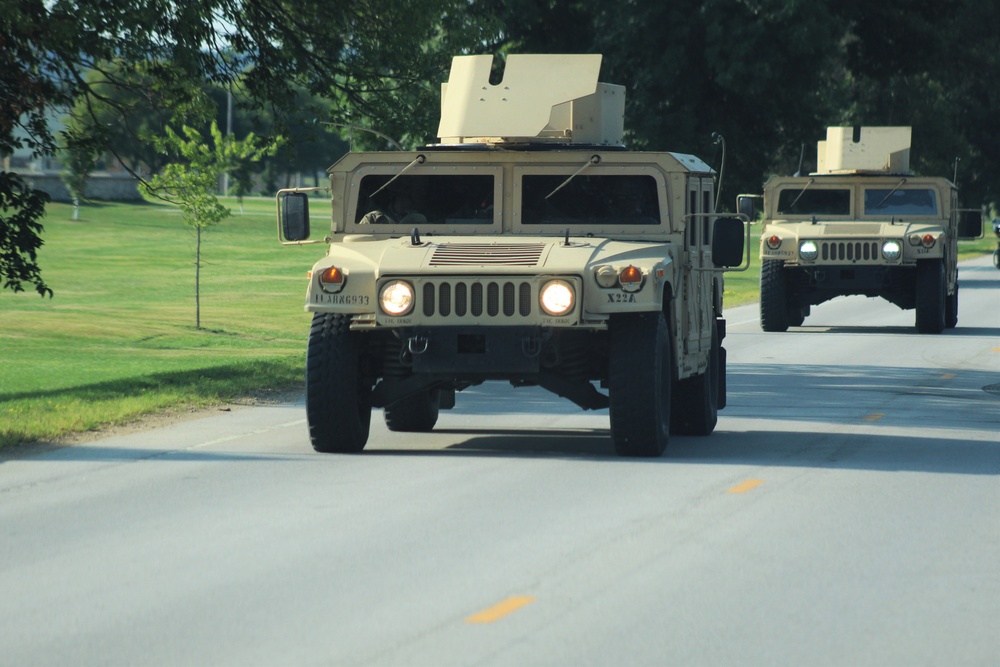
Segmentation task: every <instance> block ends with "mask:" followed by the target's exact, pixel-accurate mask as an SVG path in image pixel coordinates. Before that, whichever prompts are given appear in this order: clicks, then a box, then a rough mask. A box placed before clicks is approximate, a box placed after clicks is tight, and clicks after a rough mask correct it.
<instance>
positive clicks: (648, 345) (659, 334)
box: [608, 312, 673, 456]
mask: <svg viewBox="0 0 1000 667" xmlns="http://www.w3.org/2000/svg"><path fill="white" fill-rule="evenodd" d="M610 338H611V354H610V359H609V365H610V368H609V371H608V393H609V399H610V412H611V440H612V441H613V443H614V447H615V452H616V453H618V454H619V455H620V456H660V455H661V454H663V450H664V449H666V447H667V440H668V439H669V433H670V394H671V383H672V381H673V364H672V361H671V359H672V356H671V341H670V329H669V326H668V325H667V321H666V318H665V317H664V315H663V313H662V312H657V313H629V314H620V315H615V316H614V317H613V318H612V319H611V323H610Z"/></svg>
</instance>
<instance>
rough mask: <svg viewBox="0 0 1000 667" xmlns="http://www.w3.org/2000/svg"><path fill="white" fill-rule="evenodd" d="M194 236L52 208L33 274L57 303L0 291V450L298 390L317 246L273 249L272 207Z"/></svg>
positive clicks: (108, 212)
mask: <svg viewBox="0 0 1000 667" xmlns="http://www.w3.org/2000/svg"><path fill="white" fill-rule="evenodd" d="M226 203H227V205H229V206H230V207H231V209H232V210H233V213H234V215H233V216H232V217H231V218H229V219H228V220H226V221H224V222H223V223H221V224H220V225H218V226H215V227H212V228H210V229H208V230H205V231H203V233H202V253H203V255H202V256H203V266H202V270H201V326H202V328H201V329H197V328H195V300H194V270H195V267H194V252H195V246H194V244H195V237H194V231H193V230H191V229H190V228H188V227H186V226H185V225H184V224H183V222H182V220H181V218H180V215H179V213H178V212H177V211H176V210H175V209H173V208H171V207H168V206H165V205H156V204H124V203H97V204H89V205H85V206H83V207H81V209H80V219H79V220H78V221H73V220H71V217H72V207H71V206H69V205H64V204H50V205H49V206H48V207H47V211H46V217H45V219H44V225H45V230H44V233H43V239H44V241H45V244H44V246H43V247H42V248H41V250H40V252H39V256H38V257H39V265H40V266H41V269H42V275H43V277H44V279H45V281H46V283H47V284H48V286H49V287H50V288H51V289H52V290H53V292H54V296H53V298H51V299H49V298H41V297H39V296H38V294H37V293H36V292H34V291H31V292H22V293H17V294H15V293H11V292H9V291H5V292H0V364H2V371H0V446H4V445H9V444H13V443H20V442H30V441H36V440H50V439H54V438H58V437H60V436H63V435H65V434H67V433H70V432H76V431H87V430H97V429H101V428H103V427H106V426H111V425H119V424H124V423H128V422H131V421H134V420H136V419H139V418H141V417H143V416H144V415H148V414H152V413H157V412H161V411H164V410H170V409H174V410H176V409H189V408H198V407H205V406H208V405H213V404H219V403H222V402H226V401H231V400H234V399H237V398H240V397H247V396H260V395H267V394H269V393H273V392H277V391H282V390H287V389H291V388H296V387H301V386H302V383H303V374H304V370H303V368H304V356H305V345H306V339H307V334H308V329H309V315H308V314H307V313H305V312H304V310H303V307H302V305H303V303H304V299H305V287H306V271H307V270H308V269H309V268H310V267H311V265H312V263H313V262H314V261H315V260H316V259H317V258H318V257H320V256H322V254H323V252H324V249H323V247H322V246H304V247H289V248H285V247H282V246H280V245H279V244H278V243H277V240H276V239H277V236H276V231H275V222H274V220H275V216H274V201H273V200H271V199H247V200H244V206H243V211H244V212H243V213H240V207H239V204H238V203H237V202H236V201H235V200H227V202H226Z"/></svg>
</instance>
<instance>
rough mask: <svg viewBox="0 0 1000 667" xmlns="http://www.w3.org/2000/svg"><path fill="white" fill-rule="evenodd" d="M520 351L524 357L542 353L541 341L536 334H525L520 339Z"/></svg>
mask: <svg viewBox="0 0 1000 667" xmlns="http://www.w3.org/2000/svg"><path fill="white" fill-rule="evenodd" d="M521 351H522V352H524V356H526V357H537V356H538V355H539V354H541V353H542V341H541V339H540V338H539V337H538V336H525V337H524V338H522V339H521Z"/></svg>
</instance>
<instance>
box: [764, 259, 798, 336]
mask: <svg viewBox="0 0 1000 667" xmlns="http://www.w3.org/2000/svg"><path fill="white" fill-rule="evenodd" d="M802 319H803V320H804V319H805V317H804V316H803V318H802ZM789 324H790V322H789V321H788V285H787V279H786V278H785V263H784V262H783V261H781V260H780V259H765V260H764V261H763V262H762V263H761V265H760V328H761V329H763V330H764V331H771V332H780V331H788V326H789Z"/></svg>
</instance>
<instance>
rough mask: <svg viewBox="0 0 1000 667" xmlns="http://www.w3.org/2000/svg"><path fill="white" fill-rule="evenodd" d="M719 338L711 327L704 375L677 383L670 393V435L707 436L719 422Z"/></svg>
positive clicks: (715, 330)
mask: <svg viewBox="0 0 1000 667" xmlns="http://www.w3.org/2000/svg"><path fill="white" fill-rule="evenodd" d="M719 374H720V363H719V336H718V331H717V329H716V328H715V326H714V325H713V327H712V351H711V352H710V353H709V355H708V368H706V369H705V372H704V373H701V374H700V375H695V376H692V377H689V378H686V379H684V380H679V381H678V382H677V385H676V386H674V388H673V392H672V393H671V397H672V404H671V406H670V432H671V433H674V434H677V435H709V434H710V433H712V431H714V430H715V426H716V424H718V423H719V379H720V378H719Z"/></svg>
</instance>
